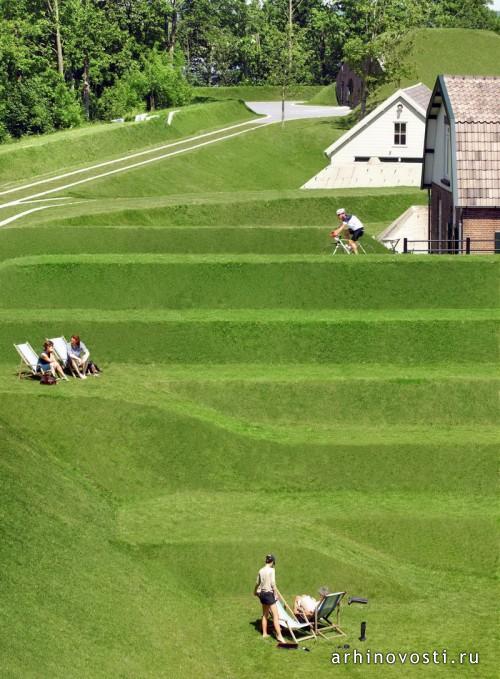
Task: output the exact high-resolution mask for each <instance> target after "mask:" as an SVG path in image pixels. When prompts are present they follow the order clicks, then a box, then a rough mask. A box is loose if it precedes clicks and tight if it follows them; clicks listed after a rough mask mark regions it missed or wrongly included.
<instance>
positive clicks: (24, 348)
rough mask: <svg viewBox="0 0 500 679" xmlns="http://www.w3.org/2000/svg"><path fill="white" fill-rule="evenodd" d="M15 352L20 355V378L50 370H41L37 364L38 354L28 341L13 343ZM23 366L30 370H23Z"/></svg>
mask: <svg viewBox="0 0 500 679" xmlns="http://www.w3.org/2000/svg"><path fill="white" fill-rule="evenodd" d="M14 347H15V348H16V351H17V353H18V354H19V356H20V357H21V363H20V365H19V372H18V377H19V379H21V378H22V377H23V375H24V376H29V377H34V376H35V375H43V374H44V373H45V372H50V370H43V369H42V368H40V367H39V365H38V356H37V354H36V352H35V350H34V349H33V347H32V346H31V344H30V343H29V342H24V343H23V344H14ZM23 364H24V366H27V367H28V368H29V369H30V370H29V372H27V371H26V370H23Z"/></svg>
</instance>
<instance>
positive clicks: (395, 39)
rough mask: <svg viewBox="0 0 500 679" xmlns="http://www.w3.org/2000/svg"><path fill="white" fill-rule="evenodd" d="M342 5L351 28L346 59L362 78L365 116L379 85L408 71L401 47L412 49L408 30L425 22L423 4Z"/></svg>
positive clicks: (351, 1) (378, 1)
mask: <svg viewBox="0 0 500 679" xmlns="http://www.w3.org/2000/svg"><path fill="white" fill-rule="evenodd" d="M342 5H343V10H344V13H345V16H346V19H347V22H348V25H349V29H350V36H349V37H348V38H347V39H346V41H345V43H344V59H345V61H347V62H348V63H349V64H350V66H351V67H352V68H353V70H354V71H355V72H356V73H357V74H358V75H359V76H360V77H361V78H362V81H363V89H362V96H361V116H364V115H365V113H366V103H367V100H368V97H369V95H370V94H371V92H372V91H373V90H374V89H375V88H376V87H378V86H380V85H381V84H382V83H384V82H397V81H399V80H400V79H401V78H402V77H403V76H405V75H407V74H408V73H407V69H408V67H407V66H406V64H405V61H404V58H403V55H402V50H403V49H404V50H408V49H409V48H410V43H409V38H408V31H410V30H411V29H412V28H414V27H416V26H420V25H422V23H423V13H422V6H421V5H419V4H418V3H415V2H414V1H413V0H346V1H345V2H343V3H342ZM403 38H405V40H404V41H403Z"/></svg>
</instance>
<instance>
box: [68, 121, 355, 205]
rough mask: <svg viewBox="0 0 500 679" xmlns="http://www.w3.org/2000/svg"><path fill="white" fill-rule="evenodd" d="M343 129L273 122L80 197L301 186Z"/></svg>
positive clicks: (91, 188)
mask: <svg viewBox="0 0 500 679" xmlns="http://www.w3.org/2000/svg"><path fill="white" fill-rule="evenodd" d="M340 134H342V131H341V130H340V129H338V128H337V127H336V125H335V122H334V121H332V120H331V119H319V120H315V121H307V120H306V121H293V122H290V123H288V124H287V125H285V127H284V128H282V127H281V126H280V125H271V126H268V127H265V128H264V129H259V130H255V131H251V132H248V133H247V134H244V135H242V136H240V137H237V138H233V139H229V140H227V141H224V142H221V143H219V144H216V145H214V146H212V147H207V148H202V149H199V150H197V151H193V152H191V153H188V154H186V155H183V156H178V157H176V158H171V159H169V160H168V161H167V162H164V163H154V164H153V165H151V166H149V167H148V168H145V169H143V170H141V171H139V172H134V171H133V172H129V173H127V174H126V175H117V176H115V177H109V178H105V179H102V180H100V181H99V182H96V183H93V184H92V185H91V186H89V187H87V188H85V189H83V190H79V189H78V188H75V189H73V190H72V191H71V195H73V196H77V197H81V196H83V197H91V198H103V197H108V196H109V197H110V196H113V197H117V196H123V197H125V196H127V197H130V196H155V195H157V196H159V195H165V193H170V194H172V193H199V192H205V193H206V192H219V191H232V192H234V191H239V190H241V189H242V188H243V189H244V190H246V191H255V190H264V189H289V188H299V187H300V186H301V185H302V184H303V183H304V182H305V181H306V180H307V179H309V178H310V177H311V176H312V175H314V174H315V173H316V172H318V171H319V170H320V169H321V168H322V167H323V166H324V164H325V159H324V156H323V151H324V149H325V148H326V147H327V146H328V144H330V143H331V141H332V139H335V138H337V137H338V136H340Z"/></svg>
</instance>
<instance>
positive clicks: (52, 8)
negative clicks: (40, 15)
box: [47, 0, 64, 77]
mask: <svg viewBox="0 0 500 679" xmlns="http://www.w3.org/2000/svg"><path fill="white" fill-rule="evenodd" d="M47 7H48V9H49V12H50V14H51V15H52V17H53V21H54V31H55V37H56V54H57V70H58V71H59V75H60V76H62V77H64V58H63V49H62V42H61V23H60V15H59V0H47Z"/></svg>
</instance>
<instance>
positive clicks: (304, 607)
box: [293, 587, 330, 620]
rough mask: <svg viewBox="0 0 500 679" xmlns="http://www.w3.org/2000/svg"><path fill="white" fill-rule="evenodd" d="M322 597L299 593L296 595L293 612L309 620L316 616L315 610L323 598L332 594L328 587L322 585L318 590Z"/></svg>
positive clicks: (298, 616)
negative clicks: (317, 597)
mask: <svg viewBox="0 0 500 679" xmlns="http://www.w3.org/2000/svg"><path fill="white" fill-rule="evenodd" d="M318 594H319V596H320V598H319V599H318V600H317V599H315V598H314V597H313V596H309V594H299V595H298V596H296V597H295V599H294V602H293V612H294V614H295V615H296V616H297V618H304V619H305V620H309V618H312V617H313V616H314V611H315V610H316V608H317V607H318V605H319V604H320V603H321V602H322V601H323V599H324V598H325V597H326V596H327V595H328V594H330V590H329V589H328V587H320V589H319V592H318Z"/></svg>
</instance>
